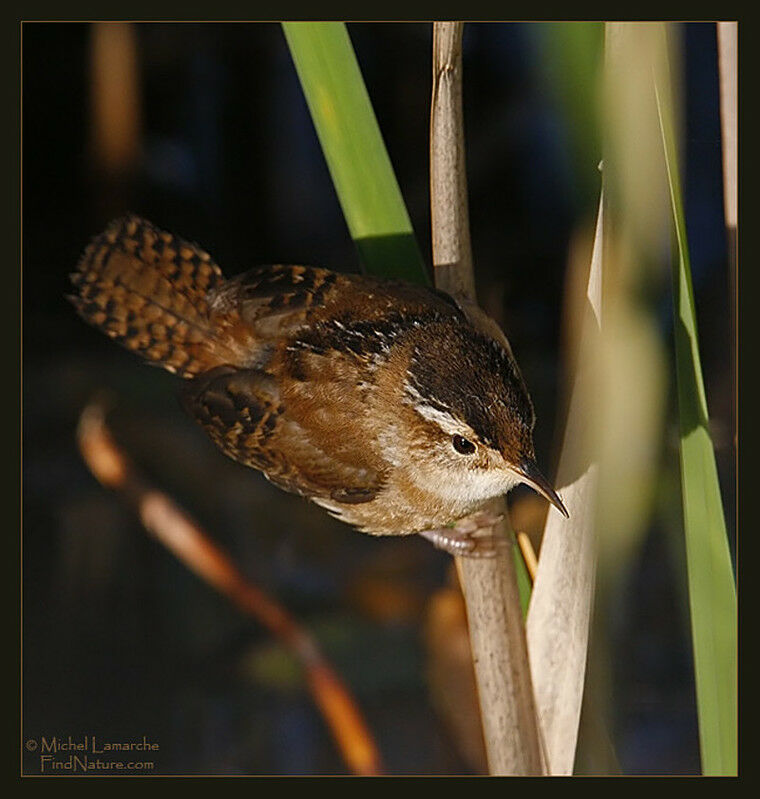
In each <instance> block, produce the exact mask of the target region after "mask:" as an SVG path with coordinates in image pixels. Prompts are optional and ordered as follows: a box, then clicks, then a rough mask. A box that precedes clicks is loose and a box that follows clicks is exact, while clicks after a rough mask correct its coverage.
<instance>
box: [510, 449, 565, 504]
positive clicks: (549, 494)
mask: <svg viewBox="0 0 760 799" xmlns="http://www.w3.org/2000/svg"><path fill="white" fill-rule="evenodd" d="M514 470H515V472H516V473H517V474H518V475H519V476H520V477H521V478H522V481H523V482H524V483H527V484H528V485H529V486H530V487H531V488H533V489H535V490H536V491H538V493H539V494H542V495H543V496H545V497H546V498H547V499H548V500H549V502H551V503H552V505H554V507H555V508H556V509H557V510H558V511H559V512H560V513H561V514H562V515H563V516H564V517H565V518H566V519H569V518H570V514H569V513H568V512H567V509H566V508H565V506H564V505H563V504H562V500H561V499H560V498H559V494H557V492H556V491H555V490H554V489H553V488H552V487H551V486H550V485H549V481H548V480H547V479H546V478H545V477H544V476H543V475H542V474H541V472H540V471H539V469H538V466H537V465H536V462H535V461H534V460H533V459H532V458H523V459H522V460H521V461H520V463H518V464H517V466H516V467H515V469H514Z"/></svg>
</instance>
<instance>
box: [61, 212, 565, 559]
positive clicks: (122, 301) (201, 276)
mask: <svg viewBox="0 0 760 799" xmlns="http://www.w3.org/2000/svg"><path fill="white" fill-rule="evenodd" d="M70 279H71V281H72V283H73V285H74V287H75V293H74V294H72V295H70V296H69V299H70V300H71V301H72V303H73V304H74V306H75V308H76V310H77V311H78V313H79V315H80V316H81V317H82V318H83V319H84V320H85V321H86V322H88V323H89V324H91V325H93V326H94V327H96V328H98V329H99V330H101V331H102V332H103V333H105V334H106V335H107V336H109V337H110V338H111V339H113V340H114V341H116V342H117V343H119V344H121V345H122V346H124V347H125V348H126V349H127V350H130V351H132V352H134V353H136V354H137V355H139V356H140V357H141V358H142V359H144V360H145V361H147V362H149V363H152V364H155V365H159V366H161V367H163V368H164V369H166V370H168V371H169V372H172V373H174V374H176V375H178V376H179V377H181V378H183V380H184V384H183V389H182V392H181V394H182V400H183V403H184V405H185V407H186V409H187V411H188V412H189V413H190V415H191V416H192V417H193V418H194V419H195V420H197V422H199V423H200V425H201V426H202V427H203V429H204V430H205V431H206V433H207V434H208V435H209V436H210V438H211V439H212V440H213V441H214V443H215V444H216V445H217V446H218V447H219V448H220V449H221V450H222V452H223V453H224V454H226V455H227V456H229V457H230V458H232V459H233V460H235V461H237V462H239V463H241V464H243V465H245V466H248V467H252V468H254V469H257V470H259V471H261V472H262V473H263V474H264V475H265V476H266V477H267V478H268V479H269V480H270V481H271V482H272V483H273V484H275V485H276V486H278V487H280V488H282V489H284V490H286V491H289V492H292V493H295V494H298V495H300V496H302V497H305V498H307V499H309V500H311V501H312V502H314V503H316V504H317V505H319V506H321V507H323V508H324V509H326V510H327V511H328V512H329V513H330V514H331V515H333V516H335V517H336V518H338V519H340V520H342V521H344V522H346V523H347V524H349V525H352V526H353V527H355V528H356V529H358V530H360V531H362V532H366V533H369V534H372V535H408V534H419V535H421V536H423V537H425V538H427V539H428V540H430V541H431V542H432V543H433V544H434V545H435V546H436V547H438V548H440V549H442V550H444V551H447V552H450V553H451V554H454V555H472V556H478V555H481V554H484V555H487V554H490V553H493V552H494V551H495V549H496V548H495V547H494V546H493V544H494V541H495V539H494V537H493V536H491V537H488V536H486V537H483V536H482V535H477V534H476V533H478V532H481V533H482V531H483V528H485V527H488V526H489V525H493V523H494V522H495V521H496V519H497V518H498V517H496V518H495V517H494V516H493V514H489V512H488V511H487V510H484V506H485V505H486V503H487V502H488V501H489V500H490V499H492V498H494V497H497V496H500V495H502V494H505V493H506V492H508V491H509V490H510V489H512V488H513V487H514V486H516V485H517V484H519V483H525V484H527V485H529V486H530V487H532V488H533V489H534V490H536V491H537V492H539V493H540V494H542V495H543V496H544V497H545V498H546V499H547V500H548V501H549V502H550V503H551V504H552V505H554V507H556V508H557V509H558V511H559V512H560V513H562V514H563V515H564V516H565V517H567V516H568V512H567V510H566V508H565V506H564V504H563V502H562V500H561V498H560V496H559V495H558V494H557V492H556V491H555V490H554V489H553V488H552V486H551V485H550V483H549V482H548V481H547V479H546V478H545V477H544V476H543V474H542V473H541V471H540V470H539V467H538V465H537V463H536V457H535V452H534V445H533V429H534V425H535V421H536V417H535V412H534V409H533V404H532V402H531V399H530V396H529V393H528V390H527V387H526V385H525V382H524V380H523V377H522V375H521V373H520V370H519V368H518V366H517V362H516V360H515V358H514V355H513V353H512V349H511V347H510V345H509V342H508V340H507V338H506V336H505V335H504V333H503V332H502V331H501V329H500V328H499V326H498V325H497V324H496V322H495V321H493V320H492V319H491V318H490V317H488V316H487V315H486V314H485V313H484V312H483V311H482V310H481V309H480V308H479V307H478V306H477V305H476V304H475V303H473V302H470V301H468V300H466V299H464V298H461V297H454V296H451V295H449V294H446V293H444V292H442V291H439V290H437V289H433V288H429V287H426V286H418V285H414V284H411V283H406V282H403V281H397V280H384V279H381V278H378V277H374V276H370V275H364V274H348V273H338V272H333V271H330V270H327V269H322V268H318V267H312V266H299V265H290V264H276V265H267V266H257V267H254V268H252V269H250V270H248V271H246V272H243V273H241V274H238V275H237V276H235V277H231V278H229V279H226V278H225V277H224V276H223V274H222V270H221V269H220V267H219V266H218V265H217V264H216V263H215V261H214V260H213V259H212V257H211V256H210V255H209V254H208V253H207V252H205V251H204V250H203V249H201V248H200V247H199V246H198V245H197V244H194V243H192V242H190V241H187V240H185V239H183V238H180V237H178V236H175V235H173V234H172V233H168V232H166V231H163V230H160V229H159V228H157V227H155V226H154V225H153V224H152V223H151V222H148V221H147V220H145V219H143V218H141V217H139V216H136V215H134V214H129V215H126V216H124V217H121V218H119V219H116V220H114V221H113V222H111V223H110V224H109V225H108V226H107V227H106V229H105V230H104V231H103V232H102V233H100V234H99V235H98V236H96V237H95V238H93V239H92V241H91V242H90V243H89V245H88V246H87V248H86V249H85V251H84V254H83V255H82V257H81V259H80V260H79V262H78V264H77V267H76V270H75V271H74V272H73V273H72V274H71V275H70Z"/></svg>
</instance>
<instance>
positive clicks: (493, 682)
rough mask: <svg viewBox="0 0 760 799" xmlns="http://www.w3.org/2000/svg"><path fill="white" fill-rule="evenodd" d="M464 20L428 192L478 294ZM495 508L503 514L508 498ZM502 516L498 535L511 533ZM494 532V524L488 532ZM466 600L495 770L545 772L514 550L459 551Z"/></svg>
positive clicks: (435, 136) (441, 232)
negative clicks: (465, 115) (467, 156)
mask: <svg viewBox="0 0 760 799" xmlns="http://www.w3.org/2000/svg"><path fill="white" fill-rule="evenodd" d="M462 29H463V25H462V23H457V22H436V23H434V27H433V97H432V107H431V120H430V195H431V221H432V241H433V265H434V275H435V284H436V286H437V287H438V288H440V289H443V290H444V291H448V292H449V293H452V294H459V295H464V296H465V297H467V298H468V299H470V300H473V301H474V299H475V281H474V276H473V270H472V254H471V251H470V232H469V222H468V212H467V184H466V173H465V161H464V126H463V120H462V66H461V61H462ZM489 510H494V511H495V512H497V513H504V512H505V510H506V503H505V502H504V500H503V499H500V500H498V501H497V502H495V503H494V504H493V505H492V506H491V507H490V508H489ZM504 518H505V521H502V522H500V524H499V525H498V527H497V528H496V529H494V530H493V531H492V533H493V534H500V535H504V536H510V537H511V536H512V532H511V530H510V529H509V526H508V523H507V522H506V515H505V517H504ZM489 532H491V531H489ZM456 565H457V572H458V574H459V579H460V582H461V584H462V588H463V592H464V597H465V601H466V603H467V618H468V622H469V628H470V646H471V648H472V656H473V663H474V666H475V676H476V680H477V685H478V696H479V701H480V711H481V719H482V722H483V732H484V736H485V742H486V751H487V754H488V768H489V771H490V773H491V774H500V775H506V774H512V775H516V774H519V775H527V774H534V775H535V774H542V773H543V765H542V754H541V745H540V738H539V730H538V724H537V718H536V708H535V702H534V699H533V687H532V684H531V677H530V668H529V665H528V649H527V645H526V641H525V628H524V627H523V618H522V611H521V607H520V595H519V592H518V588H517V575H516V571H515V562H514V558H513V556H512V553H509V552H508V553H506V554H502V555H498V556H496V557H493V558H457V559H456Z"/></svg>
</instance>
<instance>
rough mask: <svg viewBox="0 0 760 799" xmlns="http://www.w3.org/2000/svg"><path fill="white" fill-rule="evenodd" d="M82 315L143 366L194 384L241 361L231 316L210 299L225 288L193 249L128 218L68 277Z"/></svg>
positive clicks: (118, 222)
mask: <svg viewBox="0 0 760 799" xmlns="http://www.w3.org/2000/svg"><path fill="white" fill-rule="evenodd" d="M71 280H72V282H73V283H74V285H75V286H76V288H77V293H76V294H75V295H73V296H71V297H70V299H71V301H72V302H73V303H74V305H75V306H76V308H77V310H78V311H79V314H80V316H82V318H83V319H85V320H86V321H87V322H89V323H90V324H91V325H94V326H95V327H97V328H99V329H100V330H102V331H103V332H104V333H106V335H108V336H110V337H111V338H113V339H114V340H115V341H118V342H119V343H120V344H121V345H123V346H124V347H126V348H127V349H129V350H132V351H133V352H136V353H137V354H139V355H140V356H142V357H143V358H144V359H145V360H147V361H150V362H154V363H156V364H158V365H161V366H163V367H164V368H165V369H168V370H169V371H170V372H174V373H176V374H179V375H181V376H182V377H194V376H195V375H197V374H200V373H201V372H205V371H207V370H208V369H212V368H214V367H215V366H219V365H221V364H225V363H232V364H235V363H238V362H240V361H241V360H242V359H243V358H244V353H243V352H242V351H241V347H240V342H239V338H238V339H236V338H235V336H233V335H230V334H231V332H232V328H234V327H235V326H236V325H237V324H239V321H240V320H239V318H238V317H237V313H236V312H235V311H222V312H219V309H215V308H214V307H213V304H212V303H211V302H210V300H211V299H212V298H213V296H214V292H215V291H216V290H218V289H219V288H220V286H221V285H222V284H223V283H224V277H223V276H222V272H221V270H220V269H219V267H218V266H217V265H216V264H215V263H214V261H213V260H212V259H211V257H210V256H209V255H208V253H206V252H204V251H203V250H201V249H200V248H199V247H197V246H196V245H195V244H191V243H189V242H187V241H184V240H182V239H180V238H178V237H176V236H173V235H172V234H171V233H165V232H164V231H161V230H158V229H157V228H155V227H154V226H153V225H151V224H150V222H147V221H145V220H143V219H140V218H139V217H136V216H127V217H124V218H122V219H118V220H116V221H114V222H112V223H111V224H110V225H109V226H108V227H107V228H106V230H104V231H103V233H101V234H100V235H99V236H97V237H96V238H95V239H93V241H92V242H91V243H90V245H89V246H88V247H87V249H86V250H85V252H84V255H83V256H82V258H81V260H80V261H79V264H78V266H77V271H76V272H74V273H73V274H72V275H71Z"/></svg>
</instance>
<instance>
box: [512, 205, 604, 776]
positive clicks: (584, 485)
mask: <svg viewBox="0 0 760 799" xmlns="http://www.w3.org/2000/svg"><path fill="white" fill-rule="evenodd" d="M602 207H603V205H602V202H601V200H600V204H599V215H598V220H597V226H596V238H595V241H594V252H593V255H592V260H591V271H590V273H589V281H588V289H587V293H586V299H587V306H586V318H585V319H584V322H583V324H584V328H583V330H582V333H581V335H582V341H581V351H580V354H579V360H578V367H577V370H576V376H575V385H574V386H573V390H572V394H571V397H570V408H569V412H568V417H567V420H568V421H567V427H566V429H565V435H564V440H563V443H562V452H561V454H560V460H559V467H558V470H557V480H556V484H557V486H558V487H561V489H562V496H563V498H564V501H565V503H566V504H567V507H568V509H570V518H569V519H565V518H563V517H562V516H561V515H560V514H559V513H558V512H553V511H554V510H555V509H554V508H550V509H549V514H548V516H547V519H546V527H545V529H544V536H543V540H542V544H541V556H540V559H539V561H538V569H537V571H536V576H535V578H534V586H533V593H532V594H531V601H530V606H529V608H528V618H527V622H526V627H527V636H528V650H529V652H530V657H531V661H530V662H531V673H532V676H533V685H534V688H535V691H536V705H537V706H538V714H539V718H540V720H541V730H542V733H543V739H544V742H545V745H546V749H545V754H546V759H547V769H548V771H549V773H550V774H572V771H573V763H574V761H575V748H576V743H577V740H578V725H579V722H580V715H581V703H582V700H583V687H584V683H585V676H586V659H587V654H588V637H589V628H590V622H591V613H592V606H593V596H594V582H595V573H596V557H595V537H594V536H595V514H596V493H597V482H598V471H599V467H598V464H597V462H596V460H595V459H594V458H590V457H589V455H590V453H591V452H592V450H591V442H590V439H591V430H592V429H593V426H594V423H595V420H596V419H597V418H598V416H597V414H595V413H593V412H592V410H591V409H592V407H593V402H594V397H595V396H596V393H597V386H596V381H595V375H594V371H593V364H594V362H595V357H594V356H595V354H596V344H595V343H596V340H597V339H598V332H599V326H600V317H601V285H602V281H601V277H602V241H603V237H602V232H603V215H602Z"/></svg>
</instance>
